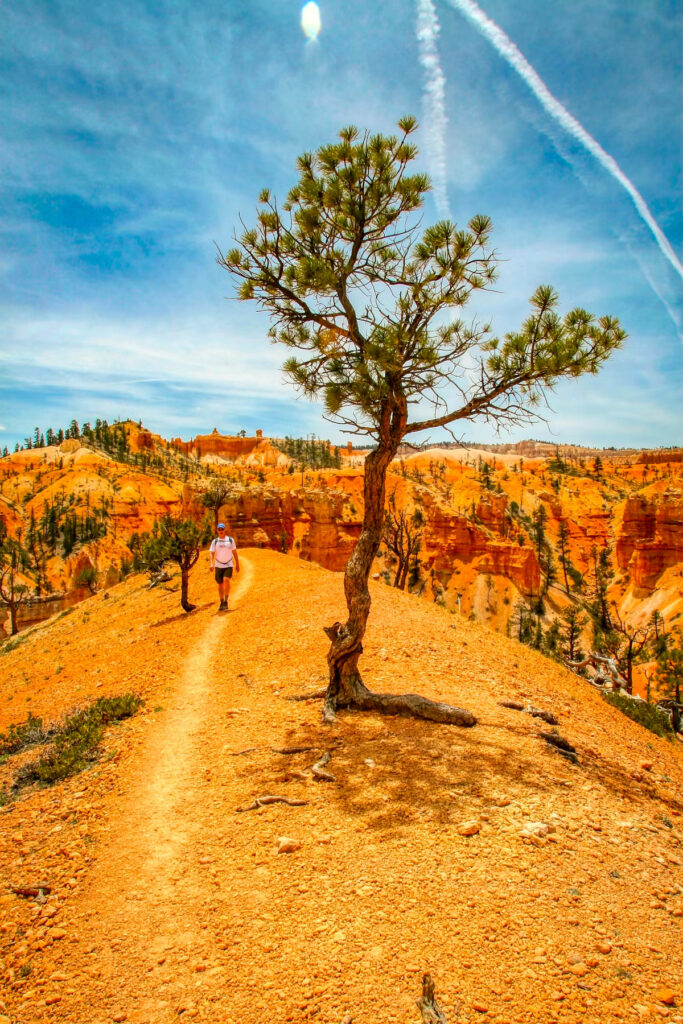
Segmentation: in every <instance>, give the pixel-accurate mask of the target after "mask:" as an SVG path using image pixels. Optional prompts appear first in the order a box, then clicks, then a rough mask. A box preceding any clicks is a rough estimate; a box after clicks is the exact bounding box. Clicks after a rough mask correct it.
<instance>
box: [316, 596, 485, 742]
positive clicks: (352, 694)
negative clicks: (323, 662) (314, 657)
mask: <svg viewBox="0 0 683 1024" xmlns="http://www.w3.org/2000/svg"><path fill="white" fill-rule="evenodd" d="M368 601H369V596H368ZM368 607H369V605H368ZM323 628H324V632H325V633H326V635H327V636H328V637H329V639H330V640H331V641H332V643H331V646H330V650H329V651H328V654H327V663H328V665H329V668H330V684H329V686H328V687H327V691H326V693H325V704H324V705H323V716H322V717H323V722H327V723H332V722H334V720H335V715H336V711H337V709H338V708H355V709H356V710H358V711H376V712H378V713H379V714H381V715H399V716H401V717H403V718H424V719H426V720H427V721H429V722H440V723H442V724H443V725H462V726H466V727H469V726H472V725H476V724H477V719H476V718H475V716H474V715H473V714H472V712H471V711H466V710H465V709H464V708H456V707H454V706H453V705H451V704H444V703H443V702H442V701H438V700H430V699H429V698H428V697H423V696H422V695H421V694H418V693H399V694H394V693H373V692H372V691H371V690H368V688H367V686H366V685H365V683H364V682H363V680H362V679H361V677H360V673H359V672H358V668H357V664H358V658H359V657H360V655H361V654H362V653H363V644H362V642H361V637H359V636H358V635H357V634H354V632H353V631H351V630H349V629H348V626H343V625H342V624H341V622H335V623H333V625H331V626H325V627H323Z"/></svg>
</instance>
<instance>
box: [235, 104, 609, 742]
mask: <svg viewBox="0 0 683 1024" xmlns="http://www.w3.org/2000/svg"><path fill="white" fill-rule="evenodd" d="M416 128H417V124H416V121H415V120H414V118H410V117H406V118H403V119H402V120H401V121H400V122H399V135H397V136H389V137H384V136H381V135H370V134H369V133H366V134H364V135H361V134H359V132H358V131H357V129H356V128H353V127H350V128H346V129H344V130H343V131H342V132H340V135H339V140H338V141H336V142H334V143H332V144H331V145H328V146H323V147H321V148H320V149H319V150H318V151H317V152H316V153H304V154H303V155H302V156H301V157H300V158H299V161H298V170H299V180H298V181H297V182H296V184H295V185H294V187H293V188H292V189H291V191H290V193H289V195H288V196H287V199H286V201H285V202H284V204H282V205H280V204H278V203H277V202H276V200H275V199H273V198H272V197H271V194H270V192H268V190H264V191H263V192H262V193H261V196H260V200H259V202H260V209H259V212H258V215H257V221H256V226H255V227H254V228H250V229H246V230H245V231H244V232H243V233H242V234H241V235H240V236H239V237H238V239H237V245H236V247H234V248H233V249H231V250H230V251H229V252H228V253H227V254H226V255H223V253H221V252H219V254H218V262H219V263H220V265H221V266H223V267H224V268H225V269H226V270H227V271H228V272H229V273H230V274H231V275H233V277H234V278H235V279H236V281H238V282H240V285H239V295H240V297H241V298H242V299H247V300H249V299H254V300H256V302H257V303H258V304H259V306H260V307H261V308H262V309H264V310H266V311H267V312H268V313H269V314H270V316H271V320H272V327H271V331H270V335H271V338H272V339H273V340H274V341H277V342H280V343H282V344H284V345H285V346H287V347H288V348H290V349H293V350H295V351H296V353H297V354H295V355H293V356H292V357H291V358H290V359H288V360H287V361H286V363H285V371H286V373H287V374H288V376H289V377H290V379H291V380H292V381H293V382H294V384H295V385H296V386H297V387H298V388H300V390H301V391H302V392H303V393H304V394H306V395H308V396H309V397H311V398H315V397H320V398H322V399H323V400H324V402H325V407H326V410H327V414H328V416H329V417H330V418H331V419H332V420H333V422H335V423H337V424H339V425H340V426H341V427H342V428H343V429H345V430H347V431H349V432H354V433H357V434H361V435H366V436H370V437H372V439H373V442H374V447H373V449H372V451H371V452H370V454H369V455H368V457H367V458H366V460H365V466H364V505H363V508H364V514H363V528H362V531H361V534H360V537H359V539H358V541H357V543H356V546H355V548H354V551H353V553H352V555H351V558H350V559H349V562H348V564H347V568H346V575H345V582H344V589H345V596H346V601H347V610H348V618H347V621H346V622H345V623H340V622H337V623H335V624H334V625H333V626H330V627H329V628H328V631H327V632H328V636H329V638H330V642H331V646H330V649H329V651H328V655H327V663H328V671H329V686H328V691H327V696H326V700H325V706H324V716H325V718H326V719H327V720H331V719H332V718H333V717H334V713H335V709H336V708H337V707H339V706H350V705H355V706H356V707H359V708H363V709H367V710H370V709H375V710H378V711H383V712H385V713H394V714H403V715H406V714H407V715H410V714H412V715H417V716H420V717H427V718H437V720H439V721H443V722H452V723H459V724H465V725H472V724H474V721H475V720H474V716H473V715H471V714H470V713H469V712H466V711H462V710H461V709H458V708H448V707H446V706H445V705H443V704H435V702H433V701H428V700H426V699H425V698H423V697H418V696H416V695H414V694H411V695H400V696H396V695H390V694H373V693H371V691H369V690H368V689H367V688H366V687H365V685H364V684H363V682H362V679H361V676H360V672H359V669H358V660H359V657H360V654H361V651H362V641H363V637H364V635H365V630H366V627H367V620H368V615H369V612H370V603H371V601H370V593H369V590H368V579H369V575H370V571H371V568H372V563H373V561H374V559H375V557H376V555H377V551H378V549H379V546H380V543H381V540H382V532H383V528H384V505H385V490H386V477H387V471H388V468H389V466H390V464H391V462H392V460H393V458H394V457H395V456H396V454H397V452H398V450H399V447H400V445H401V443H402V442H403V440H404V438H405V437H406V436H407V435H410V434H413V433H415V434H420V433H423V432H425V431H428V430H436V429H440V428H442V427H449V426H451V425H452V424H454V423H456V422H458V421H461V420H471V419H472V418H474V417H483V418H485V419H487V420H489V421H492V422H494V423H495V424H496V425H498V426H503V425H505V424H506V423H507V424H513V423H522V422H528V421H529V420H533V419H534V418H535V416H536V412H535V410H536V407H537V405H538V402H539V401H540V400H541V399H542V398H543V395H544V394H545V393H546V392H547V391H548V390H550V389H552V388H553V387H554V386H555V385H556V384H558V383H559V382H560V381H561V380H562V379H563V378H565V377H578V376H580V375H581V374H583V373H596V372H597V371H598V370H599V369H600V367H601V366H602V364H603V362H604V361H605V360H606V359H607V358H608V356H609V355H610V354H611V352H612V351H614V349H616V348H618V347H619V345H620V344H621V342H622V340H623V338H624V337H625V332H624V331H623V330H622V328H621V326H620V324H619V322H618V321H617V320H616V319H613V318H611V317H607V316H605V317H602V318H600V319H596V318H595V317H594V316H593V315H592V314H590V313H587V312H586V311H585V310H582V309H574V310H572V311H571V312H569V313H567V314H566V315H565V316H564V317H560V316H559V315H558V313H557V295H556V293H555V292H554V290H553V289H552V288H551V287H550V286H546V285H543V286H541V287H540V288H538V289H537V290H536V292H535V293H534V295H533V297H532V300H531V311H530V315H529V316H528V318H527V319H526V320H525V322H524V324H523V325H522V327H521V329H520V330H519V331H512V332H510V333H508V334H506V335H505V337H504V338H503V339H500V338H497V337H494V336H492V335H491V334H490V332H489V330H488V328H479V327H478V326H477V325H476V324H471V325H468V324H465V323H464V321H463V320H461V319H458V318H456V317H451V318H449V312H451V313H452V312H454V311H455V312H457V313H459V311H460V310H462V308H463V307H464V306H465V304H466V302H467V301H468V299H469V297H470V296H471V295H472V294H473V293H475V292H477V291H479V290H481V289H485V288H486V287H487V286H489V285H491V284H492V283H493V281H494V280H495V277H496V263H497V259H496V255H495V252H494V250H493V249H492V247H491V244H490V232H491V224H490V221H489V219H488V218H487V217H483V216H475V217H473V218H472V220H471V221H470V223H469V225H468V226H467V228H465V229H461V228H458V227H457V226H456V225H455V224H453V223H451V222H449V221H441V222H440V223H438V224H435V225H433V226H431V227H428V228H426V229H425V230H424V231H423V232H422V235H421V237H418V231H419V230H420V228H419V222H412V223H411V222H410V221H409V220H408V218H409V217H410V216H411V215H414V214H416V212H417V211H418V210H419V208H420V207H421V206H422V204H423V200H424V197H425V195H426V194H427V192H428V191H429V189H430V184H429V180H428V178H427V177H426V176H425V175H424V174H419V173H417V174H411V173H409V171H410V168H411V165H412V164H413V161H414V160H415V158H416V156H417V149H416V147H415V146H414V145H413V143H412V139H411V136H412V135H413V134H414V132H415V130H416ZM444 394H449V395H455V396H457V398H456V405H455V408H452V407H451V408H449V406H448V405H447V403H446V400H445V398H444V397H442V396H443V395H444ZM425 399H427V401H430V400H433V401H432V409H431V412H428V413H427V414H426V415H425V413H424V412H422V411H421V410H420V408H418V407H419V406H420V403H422V402H423V401H424V400H425Z"/></svg>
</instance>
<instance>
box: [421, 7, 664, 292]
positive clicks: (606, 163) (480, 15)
mask: <svg viewBox="0 0 683 1024" xmlns="http://www.w3.org/2000/svg"><path fill="white" fill-rule="evenodd" d="M447 2H448V3H449V4H450V5H451V7H454V8H455V9H456V10H458V11H460V12H461V14H464V15H465V17H466V18H468V19H469V21H471V22H472V23H473V24H474V25H475V27H476V28H477V29H479V31H480V32H481V33H482V35H484V36H485V37H486V38H487V39H488V40H489V42H490V43H491V44H492V45H493V46H494V47H495V49H496V50H497V51H498V53H499V54H500V55H501V56H502V57H503V58H504V59H505V60H506V61H507V63H508V64H509V65H510V67H512V68H514V70H515V71H516V72H517V73H518V74H519V75H520V77H521V78H522V79H523V80H524V81H525V82H526V84H527V85H528V86H529V88H530V89H531V91H532V92H533V94H534V96H535V97H536V98H537V100H538V101H539V102H540V104H541V106H542V107H543V108H544V109H545V110H546V111H547V112H548V114H550V116H551V117H552V118H553V120H554V121H555V122H556V123H557V124H559V125H560V127H562V128H564V130H565V131H566V132H567V133H568V134H569V135H571V136H573V138H575V139H576V140H577V141H578V142H580V143H581V145H582V146H583V147H584V148H585V149H586V150H588V152H589V153H591V154H592V155H593V156H594V157H595V159H596V160H597V161H598V163H600V164H601V166H602V167H604V169H605V170H606V171H607V173H608V174H610V175H611V176H612V177H613V178H614V180H615V181H617V182H619V184H620V185H621V186H622V187H623V188H624V189H625V190H626V192H627V193H628V195H629V196H630V198H631V200H632V202H633V205H634V206H635V208H636V210H637V211H638V213H639V214H640V216H641V218H642V219H643V221H644V222H645V224H646V225H647V227H648V228H649V229H650V231H651V232H652V234H653V236H654V239H655V241H656V243H657V245H658V246H659V249H660V250H661V252H662V255H663V256H664V257H665V258H666V259H667V260H668V261H669V263H670V264H671V266H672V267H673V269H674V270H675V271H676V273H677V274H678V275H679V277H681V279H683V265H682V264H681V261H680V260H679V259H678V257H677V256H676V253H675V252H674V250H673V248H672V247H671V244H670V243H669V240H668V239H667V237H666V235H665V234H664V232H663V231H662V230H661V228H660V227H659V225H658V224H657V222H656V220H655V219H654V217H653V216H652V214H651V213H650V210H649V208H648V205H647V203H646V202H645V200H644V199H643V197H642V195H641V194H640V192H639V191H638V189H637V188H636V187H635V185H634V184H633V182H632V181H630V179H629V178H627V176H626V175H625V174H624V172H623V171H622V169H621V168H620V167H619V164H618V163H617V162H616V160H615V159H614V157H611V156H610V155H609V153H607V152H606V151H605V150H604V149H603V148H602V146H601V145H600V143H599V142H597V141H596V140H595V139H594V138H593V136H592V135H591V134H590V133H589V132H587V131H586V129H585V128H584V127H583V125H582V124H581V123H580V122H579V121H577V119H576V118H575V117H574V116H573V115H572V114H570V113H569V111H568V110H567V108H566V107H564V106H563V105H562V104H561V103H560V101H559V100H557V99H556V98H555V97H554V96H553V94H552V93H551V92H550V90H549V89H548V87H547V86H546V84H545V83H544V81H543V79H542V78H541V77H540V75H539V74H538V73H537V72H536V71H535V70H534V68H533V67H532V66H531V64H530V63H529V61H528V60H527V59H526V57H524V55H523V54H522V53H521V52H520V51H519V50H518V49H517V47H516V46H515V44H514V43H513V42H512V40H511V39H510V38H509V37H508V36H507V35H506V34H505V32H504V31H503V30H502V28H500V27H499V26H498V25H497V24H496V23H495V21H492V20H491V18H489V17H488V15H487V14H485V13H484V11H482V9H481V8H480V7H479V5H478V4H476V3H475V2H474V0H447ZM434 49H436V47H434ZM437 61H438V55H437ZM423 63H424V62H423Z"/></svg>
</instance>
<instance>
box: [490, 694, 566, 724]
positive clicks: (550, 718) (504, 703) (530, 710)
mask: <svg viewBox="0 0 683 1024" xmlns="http://www.w3.org/2000/svg"><path fill="white" fill-rule="evenodd" d="M498 703H499V704H500V706H501V707H502V708H510V710H512V711H523V712H524V713H525V714H526V715H531V716H532V717H533V718H541V719H543V721H544V722H547V723H548V725H559V721H558V719H557V718H555V715H554V714H553V713H552V711H543V710H542V709H541V708H535V707H534V706H533V705H532V704H526V705H524V704H519V703H517V701H515V700H501V701H498Z"/></svg>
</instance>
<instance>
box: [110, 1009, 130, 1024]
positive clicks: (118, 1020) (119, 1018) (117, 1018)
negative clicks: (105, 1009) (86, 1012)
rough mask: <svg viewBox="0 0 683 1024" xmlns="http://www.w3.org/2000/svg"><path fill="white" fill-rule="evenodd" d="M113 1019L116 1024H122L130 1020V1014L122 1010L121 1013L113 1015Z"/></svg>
mask: <svg viewBox="0 0 683 1024" xmlns="http://www.w3.org/2000/svg"><path fill="white" fill-rule="evenodd" d="M111 1019H112V1020H113V1021H114V1024H122V1021H124V1020H128V1014H127V1013H124V1012H123V1010H121V1011H120V1012H119V1013H114V1014H112V1018H111Z"/></svg>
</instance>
